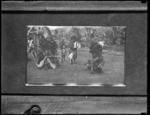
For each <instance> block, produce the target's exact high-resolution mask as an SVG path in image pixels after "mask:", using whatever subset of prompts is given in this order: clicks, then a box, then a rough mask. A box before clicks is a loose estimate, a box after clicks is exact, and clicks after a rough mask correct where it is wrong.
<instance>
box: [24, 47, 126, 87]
mask: <svg viewBox="0 0 150 115" xmlns="http://www.w3.org/2000/svg"><path fill="white" fill-rule="evenodd" d="M103 56H104V60H105V65H104V67H103V71H104V73H101V74H91V72H90V71H88V70H86V69H85V65H84V64H85V63H86V62H87V60H88V59H89V58H90V56H89V51H88V49H86V48H81V49H79V50H78V58H77V63H76V64H72V65H71V64H70V63H69V61H68V60H67V61H66V62H64V63H63V64H62V65H61V66H60V67H59V68H57V69H55V70H52V69H49V70H44V69H41V70H39V69H37V68H36V66H35V65H34V63H33V62H32V61H30V62H28V65H27V83H30V84H34V83H40V84H41V83H57V84H63V83H78V84H89V83H103V84H116V83H123V81H124V53H123V52H114V51H109V50H104V53H103Z"/></svg>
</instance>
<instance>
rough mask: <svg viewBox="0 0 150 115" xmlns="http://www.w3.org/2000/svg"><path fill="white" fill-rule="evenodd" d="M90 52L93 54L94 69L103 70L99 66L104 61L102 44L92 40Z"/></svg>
mask: <svg viewBox="0 0 150 115" xmlns="http://www.w3.org/2000/svg"><path fill="white" fill-rule="evenodd" d="M90 53H91V54H92V60H93V61H92V67H93V71H95V72H99V71H100V72H101V71H102V68H101V67H99V65H100V64H101V63H103V56H102V46H101V45H100V44H98V43H97V42H92V43H91V46H90Z"/></svg>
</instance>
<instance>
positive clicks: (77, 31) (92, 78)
mask: <svg viewBox="0 0 150 115" xmlns="http://www.w3.org/2000/svg"><path fill="white" fill-rule="evenodd" d="M26 39H27V76H26V77H27V84H37V85H38V84H49V83H53V84H67V83H75V84H80V85H87V84H110V85H114V84H123V83H124V62H125V61H124V55H125V54H124V51H125V39H126V27H125V26H49V25H46V26H42V25H27V38H26Z"/></svg>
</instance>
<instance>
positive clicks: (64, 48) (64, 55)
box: [60, 40, 67, 63]
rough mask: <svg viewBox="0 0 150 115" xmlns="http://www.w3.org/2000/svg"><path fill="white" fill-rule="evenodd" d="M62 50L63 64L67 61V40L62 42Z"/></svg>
mask: <svg viewBox="0 0 150 115" xmlns="http://www.w3.org/2000/svg"><path fill="white" fill-rule="evenodd" d="M60 50H61V63H63V62H64V61H65V58H66V54H67V50H66V44H65V40H62V41H61V42H60Z"/></svg>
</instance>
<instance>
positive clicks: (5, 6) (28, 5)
mask: <svg viewBox="0 0 150 115" xmlns="http://www.w3.org/2000/svg"><path fill="white" fill-rule="evenodd" d="M146 10H147V4H146V3H145V4H142V3H141V2H140V1H124V2H122V1H45V2H44V1H28V2H24V1H15V2H14V1H3V2H2V11H146Z"/></svg>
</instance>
